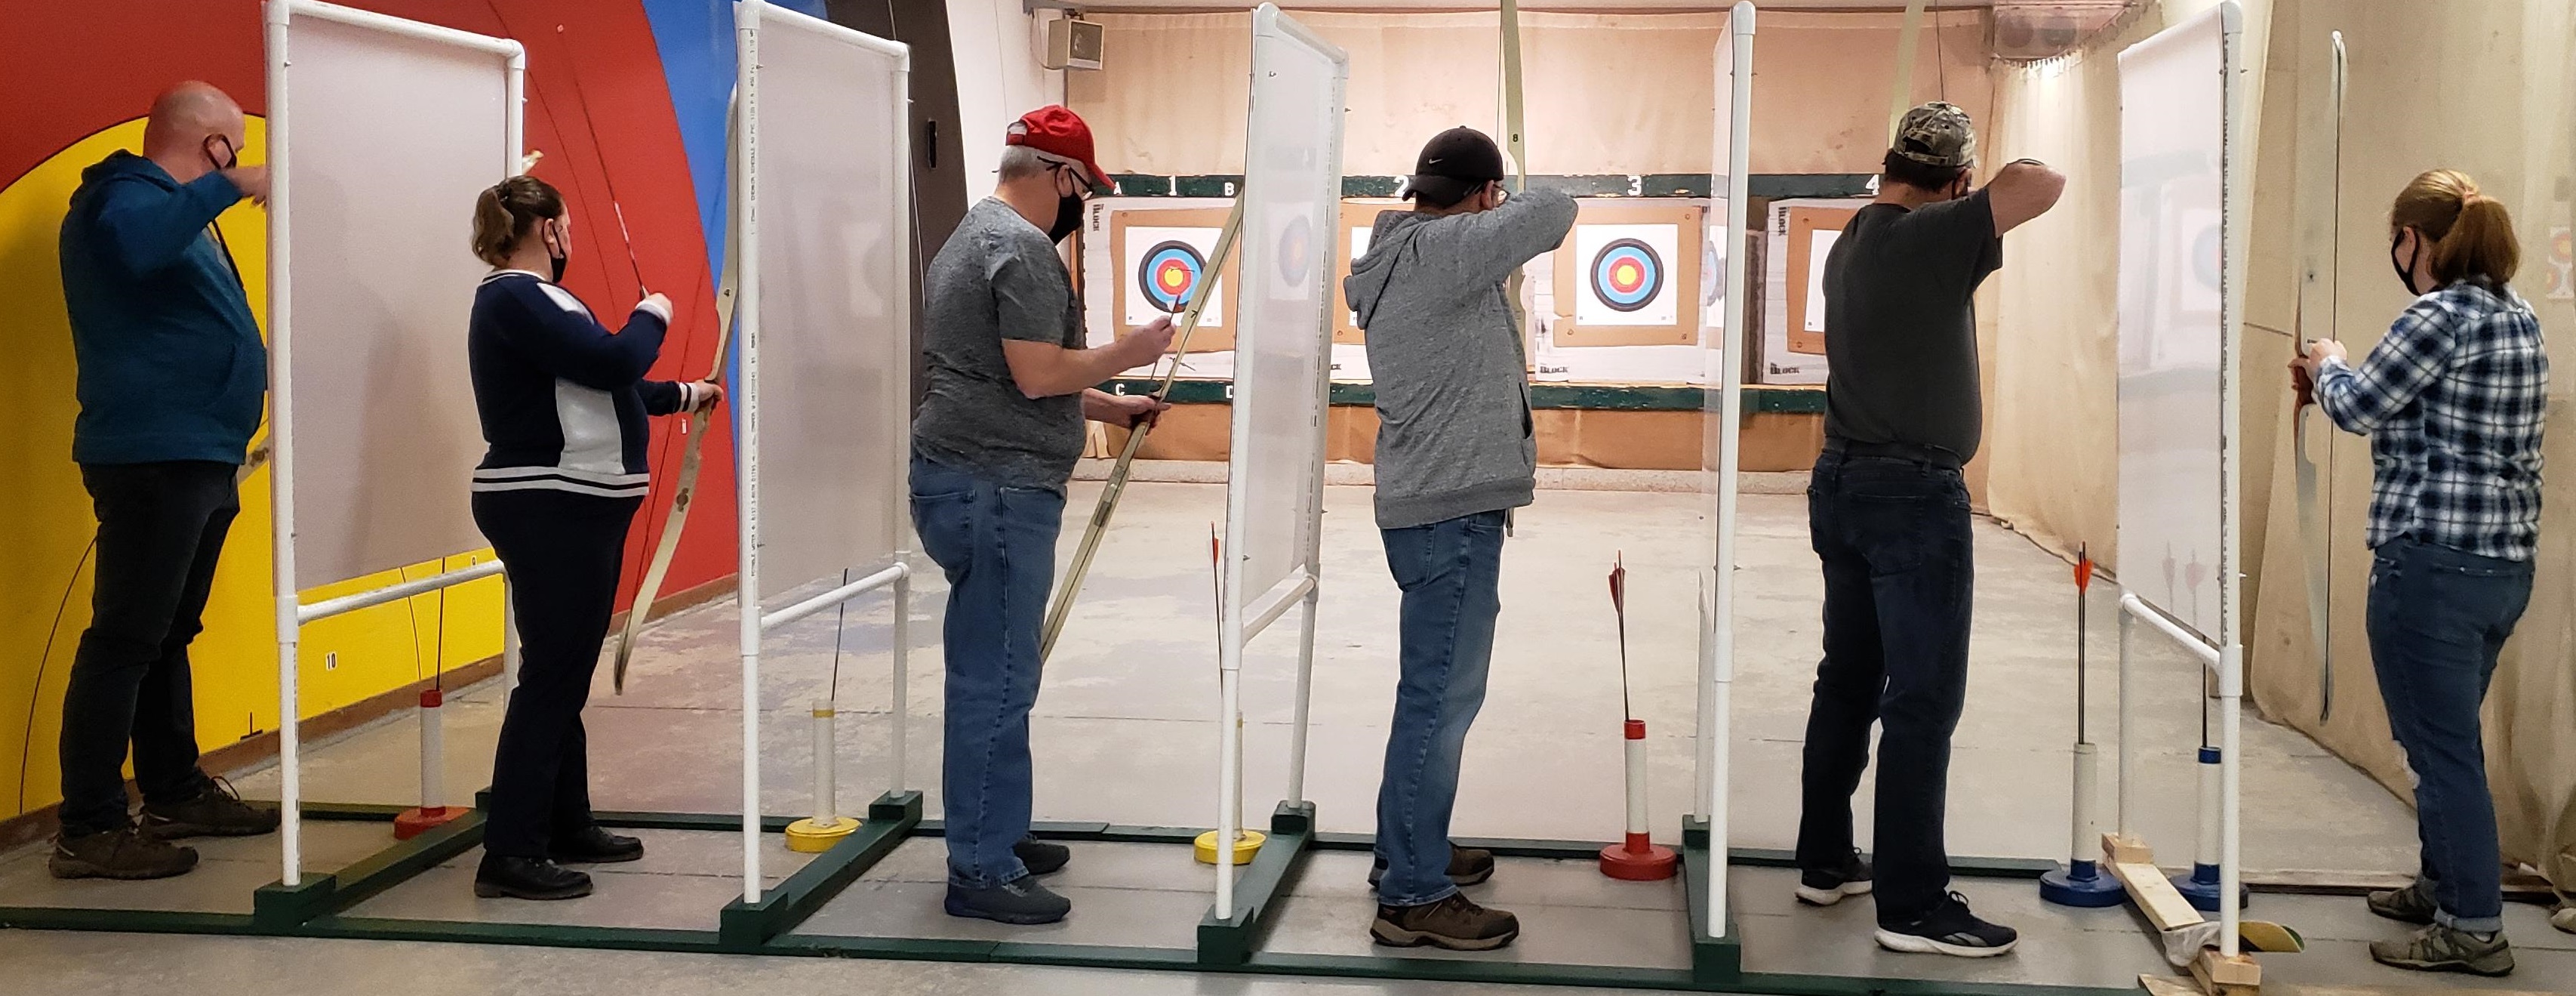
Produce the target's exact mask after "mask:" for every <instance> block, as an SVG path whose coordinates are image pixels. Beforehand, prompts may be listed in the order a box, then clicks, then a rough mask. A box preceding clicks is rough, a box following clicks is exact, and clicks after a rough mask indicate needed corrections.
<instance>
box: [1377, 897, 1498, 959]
mask: <svg viewBox="0 0 2576 996" xmlns="http://www.w3.org/2000/svg"><path fill="white" fill-rule="evenodd" d="M1519 936H1521V921H1520V918H1519V917H1516V916H1513V915H1511V914H1509V913H1505V912H1503V911H1501V910H1489V909H1486V908H1484V907H1482V906H1478V905H1476V904H1475V902H1474V901H1472V900H1469V899H1468V898H1467V897H1466V896H1465V895H1462V894H1459V893H1455V892H1453V893H1450V894H1449V898H1447V899H1443V900H1441V901H1439V902H1436V903H1425V904H1423V905H1420V906H1388V905H1385V904H1383V903H1381V904H1379V905H1378V908H1377V920H1376V921H1375V922H1373V923H1370V924H1369V937H1370V938H1371V939H1372V940H1375V941H1376V942H1377V943H1379V944H1384V945H1387V946H1389V947H1398V948H1412V947H1420V946H1422V945H1425V944H1428V945H1431V946H1432V947H1437V948H1447V949H1449V950H1451V951H1491V950H1494V949H1495V948H1499V947H1502V946H1503V945H1506V944H1510V943H1511V942H1512V939H1513V938H1515V937H1519Z"/></svg>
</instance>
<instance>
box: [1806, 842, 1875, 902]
mask: <svg viewBox="0 0 2576 996" xmlns="http://www.w3.org/2000/svg"><path fill="white" fill-rule="evenodd" d="M1870 886H1871V883H1870V867H1869V862H1868V861H1865V860H1862V859H1861V856H1860V852H1859V851H1853V852H1851V854H1850V856H1848V857H1845V858H1844V859H1843V862H1842V863H1841V864H1839V865H1835V866H1834V867H1831V868H1804V869H1800V870H1799V871H1798V901H1799V902H1802V903H1805V904H1807V905H1809V906H1831V905H1833V904H1835V903H1839V902H1842V901H1843V900H1844V899H1845V898H1848V897H1851V896H1865V895H1868V894H1869V890H1870Z"/></svg>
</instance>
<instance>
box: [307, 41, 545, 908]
mask: <svg viewBox="0 0 2576 996" xmlns="http://www.w3.org/2000/svg"><path fill="white" fill-rule="evenodd" d="M263 17H264V21H265V35H266V39H267V42H268V53H267V54H268V115H269V117H268V171H269V197H268V339H269V353H270V367H269V369H270V371H271V377H270V381H271V382H270V386H269V423H270V428H269V439H270V442H271V446H272V453H273V457H274V461H273V463H272V465H271V466H270V469H269V502H270V511H269V523H270V531H271V533H272V534H273V540H272V542H273V546H272V549H271V554H270V555H271V557H272V558H274V561H275V575H276V589H275V594H276V605H277V620H276V621H277V716H278V720H277V735H278V774H279V786H280V787H279V790H278V802H279V806H278V809H279V816H280V822H281V826H280V828H279V829H280V833H279V834H278V849H279V852H280V853H279V859H280V861H281V862H282V864H283V866H284V867H283V869H282V870H281V873H280V875H279V881H280V882H281V883H282V884H284V885H287V886H296V885H301V884H303V876H304V872H303V864H304V861H303V843H304V841H303V818H302V817H303V814H302V811H301V807H302V804H303V766H302V764H301V758H300V757H299V756H298V748H299V741H298V739H297V736H298V732H299V725H300V718H301V717H300V715H299V704H298V702H297V695H296V691H297V689H296V679H297V675H298V670H297V661H296V651H297V644H298V642H299V640H300V637H301V636H302V633H303V628H304V624H306V623H309V622H313V621H315V620H319V619H326V618H329V617H332V616H336V615H340V614H343V613H347V612H354V611H356V610H359V609H363V608H367V607H369V606H374V605H383V604H385V603H388V602H395V601H400V600H402V599H405V598H409V597H412V596H414V595H420V594H424V593H427V592H432V591H437V590H439V589H441V588H446V587H450V586H452V585H459V584H464V583H466V582H468V581H476V580H480V579H483V578H487V577H492V576H494V575H498V574H500V573H501V563H500V561H498V560H493V561H490V562H487V563H480V564H475V565H474V566H471V567H468V568H466V569H464V570H458V571H446V572H443V573H440V574H437V575H434V576H431V577H426V578H421V579H418V580H414V581H405V582H403V583H400V584H395V585H388V586H386V587H383V588H378V589H375V590H372V591H364V592H359V593H357V594H353V595H346V596H342V597H339V598H331V599H325V600H323V601H319V602H315V603H313V604H311V605H306V604H304V603H303V600H302V596H301V595H300V594H299V591H300V590H301V589H300V588H299V581H298V579H297V578H296V576H295V380H294V376H293V372H294V369H295V365H294V363H293V352H294V344H295V322H294V303H295V297H294V295H293V293H292V290H293V281H294V274H295V268H294V266H293V259H292V255H291V253H290V249H291V246H290V245H289V241H288V237H287V236H288V233H289V232H290V231H291V230H292V229H291V227H290V226H289V225H288V223H287V221H288V218H289V214H288V212H289V210H290V205H291V201H292V199H293V194H294V182H293V178H294V172H293V169H292V163H291V155H292V147H291V145H290V144H289V140H288V133H289V128H290V127H291V123H290V118H289V108H288V106H287V94H288V91H287V74H288V72H289V70H290V66H291V64H292V62H293V60H292V58H291V56H290V54H289V53H288V51H287V27H288V24H289V22H290V21H291V20H292V19H294V18H297V17H311V18H318V19H321V20H327V21H336V22H339V23H341V24H347V25H351V26H354V27H360V28H366V29H369V30H372V31H380V32H384V33H386V34H390V35H396V36H399V37H404V38H412V39H417V40H420V41H426V42H430V43H433V44H439V45H449V46H454V47H457V48H463V49H467V50H471V51H476V52H484V53H488V54H491V55H494V56H498V57H499V58H500V59H501V60H502V65H503V72H504V74H505V75H504V81H505V82H504V84H503V86H504V89H503V100H504V103H505V104H506V107H507V120H508V124H507V125H506V129H507V134H506V137H505V142H504V144H505V147H506V152H507V156H506V157H505V160H504V161H503V162H501V163H498V164H496V165H498V166H499V167H500V171H499V172H498V173H497V174H495V175H496V176H497V177H507V176H510V175H512V174H515V173H517V172H519V153H520V148H521V145H522V137H521V136H522V126H521V120H522V110H523V99H524V93H525V80H526V76H527V68H528V57H527V53H526V51H525V50H524V49H522V48H521V47H520V46H519V43H518V42H515V41H511V40H509V39H506V38H492V37H488V36H485V35H478V34H474V33H472V32H467V31H458V30H456V29H454V28H444V27H439V26H437V25H434V24H422V23H420V22H418V21H409V20H404V19H402V18H399V17H392V16H388V15H385V14H378V13H374V12H372V11H364V10H354V9H351V8H348V7H341V6H338V5H335V4H328V3H320V2H316V0H268V2H267V5H266V7H265V9H264V11H263ZM507 584H508V582H507V581H506V580H505V581H504V582H503V585H504V590H503V594H502V599H501V600H502V603H503V604H504V605H505V606H506V605H507V604H508V602H509V595H508V591H507ZM510 623H511V619H510V616H509V613H508V612H507V610H506V609H505V610H504V612H503V623H502V626H503V635H502V670H503V673H504V675H505V679H504V684H505V685H506V684H507V683H508V681H509V680H510V679H512V678H515V677H516V673H517V663H518V661H517V656H518V637H517V634H516V632H515V631H513V630H512V629H511V627H510Z"/></svg>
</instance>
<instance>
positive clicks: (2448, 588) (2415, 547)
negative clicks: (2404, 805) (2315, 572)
mask: <svg viewBox="0 0 2576 996" xmlns="http://www.w3.org/2000/svg"><path fill="white" fill-rule="evenodd" d="M2531 573H2532V565H2531V563H2530V562H2529V561H2523V562H2519V563H2517V562H2515V561H2510V560H2499V559H2496V558H2493V557H2481V556H2478V555H2476V554H2472V553H2464V552H2461V551H2459V550H2454V549H2451V548H2450V547H2446V546H2436V545H2434V544H2431V543H2424V542H2420V541H2417V540H2413V539H2407V538H2403V537H2401V538H2398V539H2395V540H2391V541H2389V542H2388V543H2386V544H2383V545H2381V546H2380V547H2379V549H2378V550H2377V551H2375V556H2374V557H2373V558H2372V560H2371V564H2370V603H2369V606H2368V620H2369V626H2370V660H2371V667H2372V669H2373V670H2376V671H2377V672H2378V673H2379V695H2380V698H2381V699H2383V700H2385V701H2386V702H2387V703H2388V728H2389V732H2390V733H2393V734H2395V735H2396V737H2397V744H2398V746H2400V747H2403V748H2405V750H2406V765H2407V767H2410V768H2413V769H2414V770H2415V828H2416V833H2417V834H2418V836H2419V837H2420V838H2421V839H2422V843H2423V847H2424V855H2423V861H2424V872H2423V877H2424V879H2425V881H2426V883H2427V884H2429V885H2431V886H2432V893H2433V899H2434V902H2435V903H2437V904H2439V905H2440V907H2441V912H2440V913H2439V914H2437V917H2438V919H2440V920H2441V921H2442V922H2443V923H2445V924H2449V925H2451V926H2453V927H2457V928H2459V929H2461V930H2468V931H2476V932H2479V933H2486V932H2491V931H2497V930H2502V929H2504V919H2503V917H2504V885H2503V858H2502V857H2501V855H2500V854H2499V853H2498V845H2497V841H2496V815H2495V799H2494V797H2492V796H2490V795H2488V794H2487V759H2486V746H2485V743H2484V741H2483V740H2482V739H2481V738H2480V735H2479V728H2478V706H2479V704H2480V703H2482V702H2484V701H2485V700H2486V697H2487V681H2488V680H2489V679H2491V678H2493V677H2494V676H2495V668H2496V654H2497V652H2498V651H2501V650H2503V649H2504V641H2505V638H2506V637H2509V636H2512V635H2513V624H2514V623H2515V622H2516V621H2518V620H2520V619H2521V618H2522V610H2523V606H2524V605H2525V604H2527V603H2528V602H2530V601H2531Z"/></svg>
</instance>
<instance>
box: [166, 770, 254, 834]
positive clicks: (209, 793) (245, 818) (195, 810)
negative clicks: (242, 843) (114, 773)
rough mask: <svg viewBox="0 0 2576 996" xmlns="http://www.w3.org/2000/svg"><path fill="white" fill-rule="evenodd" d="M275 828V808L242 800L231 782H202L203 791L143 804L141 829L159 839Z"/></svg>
mask: <svg viewBox="0 0 2576 996" xmlns="http://www.w3.org/2000/svg"><path fill="white" fill-rule="evenodd" d="M275 829H277V810H276V809H275V808H273V807H268V806H254V805H251V804H249V803H247V802H243V801H242V798H241V794H240V793H238V792H235V791H233V783H231V782H228V781H225V780H223V779H221V778H215V779H210V780H208V781H207V782H206V788H205V791H202V792H199V793H197V797H196V798H194V799H189V800H187V801H185V802H173V803H169V804H166V805H165V804H162V803H157V802H146V803H144V804H143V826H142V830H143V832H144V833H146V834H149V835H151V836H152V837H154V838H156V839H159V840H178V839H180V838H183V837H251V836H256V835H259V834H264V833H267V832H269V831H271V830H275Z"/></svg>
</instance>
